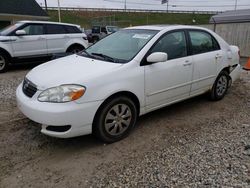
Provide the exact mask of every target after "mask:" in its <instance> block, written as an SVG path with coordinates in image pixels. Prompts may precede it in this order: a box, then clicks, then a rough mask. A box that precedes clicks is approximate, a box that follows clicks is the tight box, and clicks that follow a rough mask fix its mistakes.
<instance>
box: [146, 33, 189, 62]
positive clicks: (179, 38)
mask: <svg viewBox="0 0 250 188" xmlns="http://www.w3.org/2000/svg"><path fill="white" fill-rule="evenodd" d="M153 52H165V53H167V54H168V60H171V59H176V58H181V57H185V56H187V45H186V38H185V33H184V31H176V32H172V33H169V34H166V35H164V36H163V37H162V38H161V39H160V40H159V41H158V42H157V43H156V44H155V46H154V47H153V48H152V49H151V53H153Z"/></svg>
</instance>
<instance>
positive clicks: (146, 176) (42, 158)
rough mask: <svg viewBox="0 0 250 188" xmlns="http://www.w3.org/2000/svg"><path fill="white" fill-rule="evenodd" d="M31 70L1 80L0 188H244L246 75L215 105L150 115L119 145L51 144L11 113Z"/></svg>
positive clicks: (248, 122) (249, 106)
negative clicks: (20, 88)
mask: <svg viewBox="0 0 250 188" xmlns="http://www.w3.org/2000/svg"><path fill="white" fill-rule="evenodd" d="M30 68H32V66H31V67H29V66H28V67H21V68H16V69H13V70H12V71H11V72H9V73H5V74H1V75H0V90H1V93H0V101H1V106H0V169H1V170H0V187H1V188H2V187H3V188H4V187H25V188H26V187H202V188H203V187H205V188H206V187H250V72H246V71H242V74H241V79H240V80H239V81H238V82H236V83H235V84H234V85H233V86H232V88H231V89H230V90H229V92H228V94H227V95H226V97H225V98H224V99H223V100H221V101H218V102H211V101H208V100H207V98H206V96H199V97H195V98H192V99H190V100H187V101H184V102H181V103H178V104H175V105H172V106H170V107H166V108H163V109H161V110H157V111H155V112H152V113H149V114H147V115H145V116H143V117H141V118H140V119H139V122H138V126H137V127H136V128H135V130H134V131H133V133H132V134H131V135H130V136H129V137H128V138H126V139H124V140H122V141H120V142H118V143H114V144H110V145H105V144H103V143H100V142H98V141H97V140H96V139H95V138H93V137H92V136H82V137H77V138H72V139H56V138H51V137H47V136H45V135H42V134H41V133H40V132H39V131H40V125H39V124H37V123H34V122H32V121H30V120H28V119H27V118H25V117H24V116H23V115H22V114H21V113H20V112H19V111H18V109H17V107H16V102H15V89H16V87H17V85H18V84H19V83H20V82H21V80H22V79H23V77H24V75H25V74H26V73H27V72H28V70H29V69H30Z"/></svg>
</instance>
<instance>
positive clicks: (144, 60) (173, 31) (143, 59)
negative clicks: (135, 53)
mask: <svg viewBox="0 0 250 188" xmlns="http://www.w3.org/2000/svg"><path fill="white" fill-rule="evenodd" d="M175 32H183V33H184V36H185V41H186V47H187V56H189V50H188V48H189V47H188V45H189V43H188V40H187V36H186V29H174V30H171V31H167V32H166V33H164V34H162V35H161V36H160V37H159V38H158V39H157V40H156V41H155V43H154V44H153V45H152V46H151V47H150V49H149V50H148V51H147V53H146V54H145V56H144V57H143V58H142V60H141V62H140V66H146V65H149V64H148V63H147V60H146V59H147V57H148V56H149V55H150V53H151V50H152V49H153V48H154V47H155V45H156V44H157V43H158V42H159V41H160V40H161V39H162V38H163V37H165V36H166V35H168V34H171V33H175ZM187 56H185V57H187Z"/></svg>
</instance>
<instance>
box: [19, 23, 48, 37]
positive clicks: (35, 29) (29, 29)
mask: <svg viewBox="0 0 250 188" xmlns="http://www.w3.org/2000/svg"><path fill="white" fill-rule="evenodd" d="M23 30H24V31H25V32H26V35H43V34H44V32H43V25H39V24H36V25H33V24H32V25H28V26H25V27H24V28H23Z"/></svg>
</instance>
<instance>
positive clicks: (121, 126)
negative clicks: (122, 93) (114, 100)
mask: <svg viewBox="0 0 250 188" xmlns="http://www.w3.org/2000/svg"><path fill="white" fill-rule="evenodd" d="M131 118H132V113H131V109H130V108H129V107H128V106H127V105H126V104H117V105H115V106H113V107H112V108H111V109H110V110H109V111H108V113H107V115H106V118H105V124H104V126H105V130H106V131H107V133H108V134H110V135H112V136H117V135H120V134H122V133H123V132H124V131H126V130H127V129H128V127H129V125H130V123H131Z"/></svg>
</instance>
